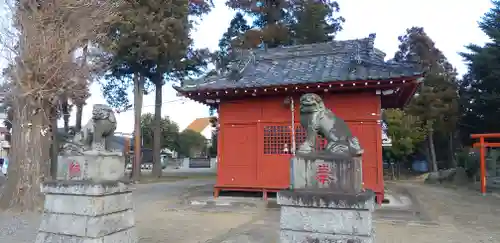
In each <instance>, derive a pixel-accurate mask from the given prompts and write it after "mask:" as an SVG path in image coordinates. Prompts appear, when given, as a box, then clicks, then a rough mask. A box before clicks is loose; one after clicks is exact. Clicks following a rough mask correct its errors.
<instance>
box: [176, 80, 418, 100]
mask: <svg viewBox="0 0 500 243" xmlns="http://www.w3.org/2000/svg"><path fill="white" fill-rule="evenodd" d="M421 78H422V75H421V74H419V75H414V76H406V77H398V78H391V79H386V80H351V81H331V82H319V83H306V84H303V83H301V84H287V85H283V84H282V85H278V86H264V87H234V88H224V89H198V90H195V91H192V90H191V91H185V90H182V89H181V88H180V87H174V89H175V90H176V91H177V92H178V93H179V94H180V95H182V96H185V97H187V98H189V99H191V100H194V101H197V102H200V103H202V104H206V105H217V104H218V103H220V102H223V101H227V100H236V99H239V100H241V99H246V98H253V97H265V96H276V95H291V94H294V93H299V94H302V93H320V92H363V91H369V90H372V91H374V92H375V93H376V94H378V95H380V96H381V100H382V108H400V107H403V106H404V105H406V104H407V103H408V102H409V100H410V99H411V98H412V97H413V95H414V94H415V92H416V90H417V88H418V86H419V85H420V82H421Z"/></svg>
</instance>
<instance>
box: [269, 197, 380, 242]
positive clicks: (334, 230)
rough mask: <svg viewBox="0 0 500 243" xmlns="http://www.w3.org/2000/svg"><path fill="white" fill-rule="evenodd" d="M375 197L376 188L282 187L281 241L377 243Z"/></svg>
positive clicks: (280, 201)
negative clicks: (353, 190)
mask: <svg viewBox="0 0 500 243" xmlns="http://www.w3.org/2000/svg"><path fill="white" fill-rule="evenodd" d="M374 197H375V194H374V193H373V192H372V191H365V192H360V193H352V194H350V193H343V192H341V193H335V192H324V191H320V190H316V191H308V190H304V189H297V190H293V191H281V192H279V193H278V204H279V205H281V218H280V242H281V243H310V242H317V243H322V242H324V243H331V242H335V243H373V242H375V241H374V230H373V226H372V212H373V210H374V205H375V200H374Z"/></svg>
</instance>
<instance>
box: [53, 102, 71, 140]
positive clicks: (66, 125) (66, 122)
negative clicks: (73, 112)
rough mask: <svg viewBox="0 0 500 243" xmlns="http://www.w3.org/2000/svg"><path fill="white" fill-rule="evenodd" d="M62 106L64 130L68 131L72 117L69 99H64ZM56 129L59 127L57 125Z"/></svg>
mask: <svg viewBox="0 0 500 243" xmlns="http://www.w3.org/2000/svg"><path fill="white" fill-rule="evenodd" d="M61 108H62V114H63V120H64V132H66V133H67V132H68V131H69V117H70V113H69V104H68V99H65V100H64V102H63V103H62V107H61ZM56 124H57V120H56ZM56 129H57V126H56Z"/></svg>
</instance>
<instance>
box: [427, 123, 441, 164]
mask: <svg viewBox="0 0 500 243" xmlns="http://www.w3.org/2000/svg"><path fill="white" fill-rule="evenodd" d="M427 136H428V137H429V139H428V141H429V152H430V157H431V158H430V159H431V165H432V171H438V166H437V161H436V149H435V148H434V129H433V128H432V125H430V126H429V133H428V135H427Z"/></svg>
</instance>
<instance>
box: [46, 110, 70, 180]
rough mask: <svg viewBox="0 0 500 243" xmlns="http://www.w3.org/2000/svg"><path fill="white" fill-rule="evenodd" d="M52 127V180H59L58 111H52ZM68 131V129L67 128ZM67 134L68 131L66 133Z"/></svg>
mask: <svg viewBox="0 0 500 243" xmlns="http://www.w3.org/2000/svg"><path fill="white" fill-rule="evenodd" d="M50 125H51V128H52V129H51V130H52V134H51V135H52V144H51V145H50V177H51V178H52V180H56V178H57V163H58V155H59V141H58V140H57V138H58V136H57V111H56V110H53V111H52V116H51V117H50ZM65 129H66V128H65ZM66 132H67V131H66Z"/></svg>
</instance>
